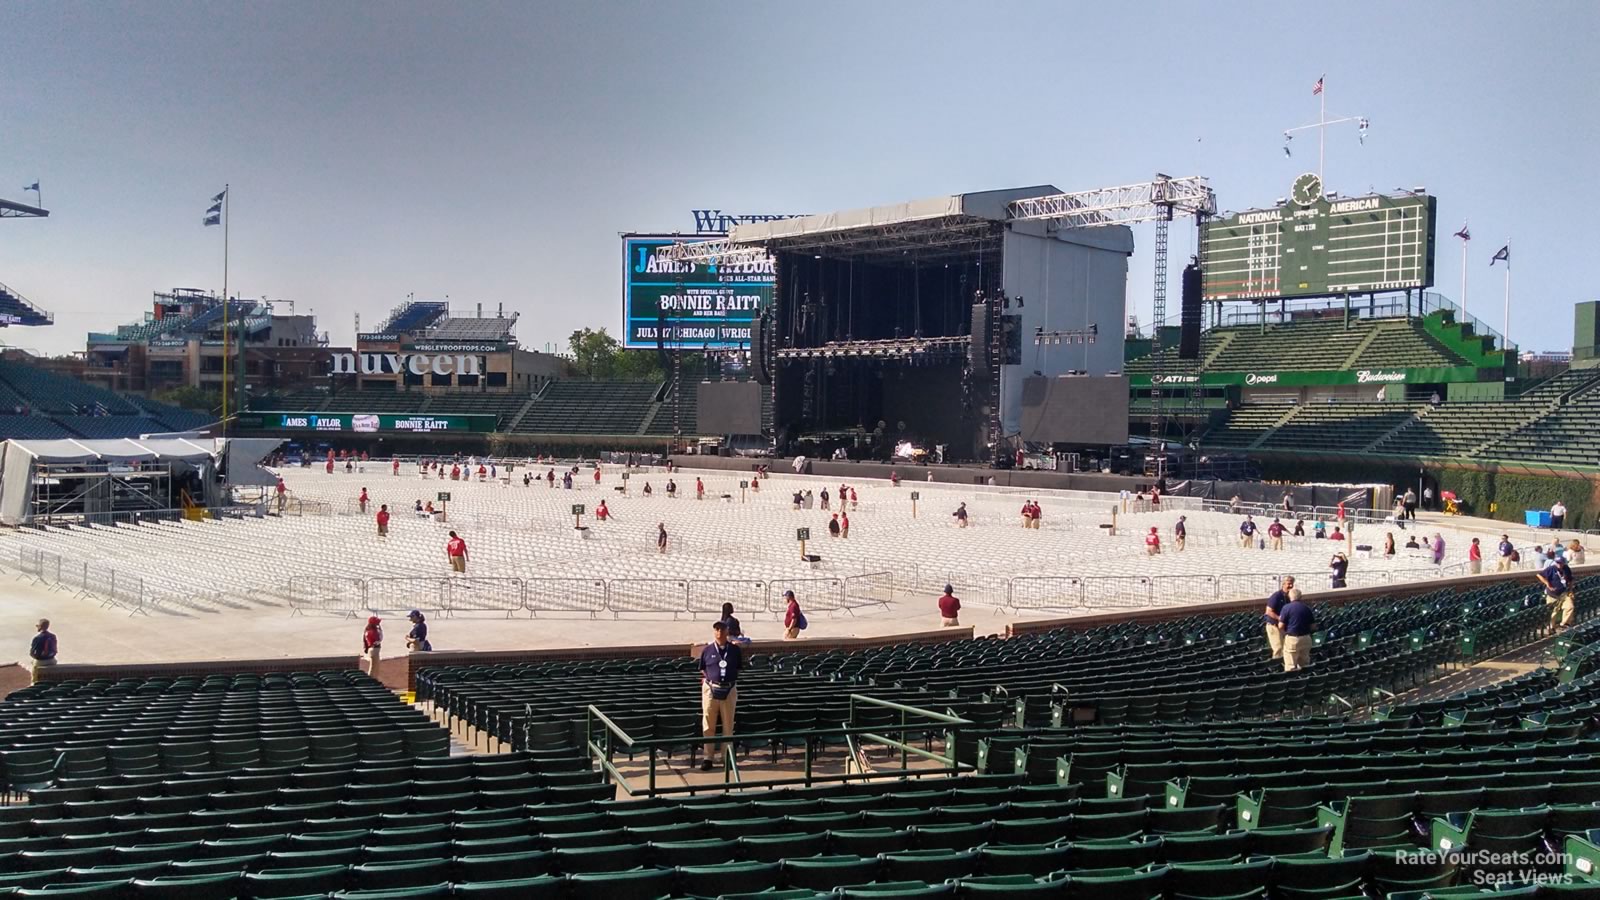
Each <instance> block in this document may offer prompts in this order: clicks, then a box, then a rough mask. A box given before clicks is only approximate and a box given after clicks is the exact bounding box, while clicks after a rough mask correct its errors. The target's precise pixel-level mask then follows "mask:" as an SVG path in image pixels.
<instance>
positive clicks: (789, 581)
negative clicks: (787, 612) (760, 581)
mask: <svg viewBox="0 0 1600 900" xmlns="http://www.w3.org/2000/svg"><path fill="white" fill-rule="evenodd" d="M784 591H794V596H795V599H796V600H799V601H800V608H801V609H808V610H816V611H819V612H840V611H843V610H848V609H849V605H848V603H847V601H846V598H845V592H844V579H842V578H785V579H782V580H775V581H769V582H768V591H767V608H768V609H769V610H772V611H773V612H779V611H781V610H782V608H783V607H784V606H786V605H787V604H785V602H784V599H783V592H784Z"/></svg>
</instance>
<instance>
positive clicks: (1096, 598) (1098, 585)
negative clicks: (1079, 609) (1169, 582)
mask: <svg viewBox="0 0 1600 900" xmlns="http://www.w3.org/2000/svg"><path fill="white" fill-rule="evenodd" d="M1154 587H1155V586H1154V584H1153V583H1152V581H1151V579H1150V577H1149V576H1147V575H1130V576H1127V577H1124V578H1096V579H1093V580H1091V581H1086V582H1085V583H1084V597H1083V602H1084V606H1085V607H1087V608H1089V609H1096V608H1106V609H1139V608H1143V607H1148V606H1152V605H1154V594H1153V590H1154Z"/></svg>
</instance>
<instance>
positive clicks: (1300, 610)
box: [1278, 588, 1316, 672]
mask: <svg viewBox="0 0 1600 900" xmlns="http://www.w3.org/2000/svg"><path fill="white" fill-rule="evenodd" d="M1278 616H1279V618H1280V619H1281V620H1282V623H1283V624H1282V628H1283V670H1284V671H1285V672H1298V671H1300V670H1301V669H1304V668H1307V667H1309V666H1310V665H1311V632H1312V631H1313V630H1314V629H1315V627H1316V616H1315V614H1313V613H1312V611H1311V607H1309V606H1307V605H1306V604H1305V603H1304V602H1303V601H1302V600H1301V599H1300V589H1299V588H1293V589H1291V590H1290V591H1289V602H1288V603H1285V604H1284V605H1283V609H1282V610H1280V611H1279V613H1278Z"/></svg>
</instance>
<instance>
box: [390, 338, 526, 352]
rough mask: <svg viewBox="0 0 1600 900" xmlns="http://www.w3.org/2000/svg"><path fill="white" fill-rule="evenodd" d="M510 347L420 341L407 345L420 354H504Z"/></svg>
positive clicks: (476, 343) (492, 342) (489, 342)
mask: <svg viewBox="0 0 1600 900" xmlns="http://www.w3.org/2000/svg"><path fill="white" fill-rule="evenodd" d="M510 346H511V345H510V344H508V343H506V342H505V341H418V342H417V343H415V344H408V345H406V349H407V350H416V351H417V352H419V353H504V352H505V351H506V350H508V349H510Z"/></svg>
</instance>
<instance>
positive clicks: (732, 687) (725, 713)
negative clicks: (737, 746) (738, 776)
mask: <svg viewBox="0 0 1600 900" xmlns="http://www.w3.org/2000/svg"><path fill="white" fill-rule="evenodd" d="M711 634H712V640H711V643H709V644H707V645H706V646H705V649H703V650H701V651H700V712H701V717H702V718H703V719H704V723H703V724H704V731H703V733H702V736H703V737H711V736H713V735H715V734H716V733H717V726H718V725H721V727H722V736H723V737H729V736H731V735H732V734H733V711H734V706H735V704H736V703H737V702H738V700H739V688H738V681H739V670H740V669H741V668H742V667H743V666H744V651H743V650H742V649H740V647H739V645H738V644H736V643H734V642H732V641H730V640H728V623H727V622H725V621H722V620H720V619H719V620H717V621H715V622H712V623H711ZM723 746H728V745H723ZM714 758H716V759H720V758H721V754H720V753H719V752H718V747H717V745H715V744H706V745H705V758H704V759H702V760H701V761H700V769H701V770H702V771H706V772H709V771H711V767H712V760H713V759H714Z"/></svg>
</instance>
